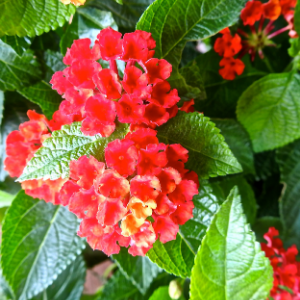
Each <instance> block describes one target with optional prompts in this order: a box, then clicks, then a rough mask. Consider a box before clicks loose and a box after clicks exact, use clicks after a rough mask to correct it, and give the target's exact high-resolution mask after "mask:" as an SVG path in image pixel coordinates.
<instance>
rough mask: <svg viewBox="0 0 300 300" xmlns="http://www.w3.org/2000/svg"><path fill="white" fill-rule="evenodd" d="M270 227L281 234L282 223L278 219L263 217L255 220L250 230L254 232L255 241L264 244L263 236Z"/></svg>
mask: <svg viewBox="0 0 300 300" xmlns="http://www.w3.org/2000/svg"><path fill="white" fill-rule="evenodd" d="M270 227H275V228H276V229H277V230H278V231H279V232H282V222H281V220H280V218H276V217H263V218H259V219H257V220H256V222H255V223H254V224H253V225H252V229H253V231H254V232H255V235H256V240H257V241H259V242H261V243H262V242H264V243H265V242H266V240H265V239H264V237H263V236H264V234H265V233H266V232H268V230H269V228H270Z"/></svg>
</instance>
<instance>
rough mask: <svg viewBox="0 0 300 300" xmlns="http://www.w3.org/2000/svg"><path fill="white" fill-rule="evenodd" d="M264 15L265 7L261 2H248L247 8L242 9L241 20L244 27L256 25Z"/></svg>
mask: <svg viewBox="0 0 300 300" xmlns="http://www.w3.org/2000/svg"><path fill="white" fill-rule="evenodd" d="M262 13H263V5H262V3H261V2H260V1H254V0H252V1H248V2H247V3H246V6H245V8H243V9H242V12H241V19H242V21H243V23H244V25H254V23H255V22H256V21H258V20H259V19H260V18H261V16H262Z"/></svg>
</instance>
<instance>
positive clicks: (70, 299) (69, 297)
mask: <svg viewBox="0 0 300 300" xmlns="http://www.w3.org/2000/svg"><path fill="white" fill-rule="evenodd" d="M85 275H86V267H85V263H84V261H83V258H82V256H81V255H79V256H78V257H77V258H76V260H75V261H74V262H72V263H71V264H70V265H69V266H68V267H67V268H66V269H65V270H64V271H63V272H62V273H60V274H59V275H58V277H57V278H56V279H55V281H54V282H53V283H52V284H51V285H50V286H49V287H48V288H47V289H46V290H44V291H43V292H41V293H40V294H39V295H37V296H35V297H33V298H32V299H30V300H79V299H80V297H81V294H82V291H83V285H84V281H85Z"/></svg>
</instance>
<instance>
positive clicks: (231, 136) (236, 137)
mask: <svg viewBox="0 0 300 300" xmlns="http://www.w3.org/2000/svg"><path fill="white" fill-rule="evenodd" d="M211 121H212V122H214V123H215V124H216V127H218V128H219V129H220V130H221V134H222V135H223V136H224V138H225V142H226V143H227V144H228V146H229V148H230V149H231V151H232V152H233V154H234V156H235V157H236V158H237V160H238V161H239V163H240V164H241V166H242V167H243V171H244V173H246V174H247V173H251V174H255V169H254V155H253V150H252V145H251V141H250V138H249V135H248V133H247V132H246V131H245V129H244V128H243V127H242V126H241V125H240V123H239V122H237V121H236V120H233V119H211Z"/></svg>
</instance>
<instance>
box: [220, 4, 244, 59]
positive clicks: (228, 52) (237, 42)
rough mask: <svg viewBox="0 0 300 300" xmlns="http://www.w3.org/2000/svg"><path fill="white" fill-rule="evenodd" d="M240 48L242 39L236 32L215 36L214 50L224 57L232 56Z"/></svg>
mask: <svg viewBox="0 0 300 300" xmlns="http://www.w3.org/2000/svg"><path fill="white" fill-rule="evenodd" d="M248 3H249V2H248ZM241 49H242V39H241V37H240V36H239V35H238V34H235V35H234V36H232V35H231V34H230V33H225V34H223V36H222V37H219V38H217V39H216V41H215V44H214V50H215V51H216V52H217V53H218V54H219V55H220V56H224V57H232V56H234V55H236V54H237V53H238V52H240V50H241Z"/></svg>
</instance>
